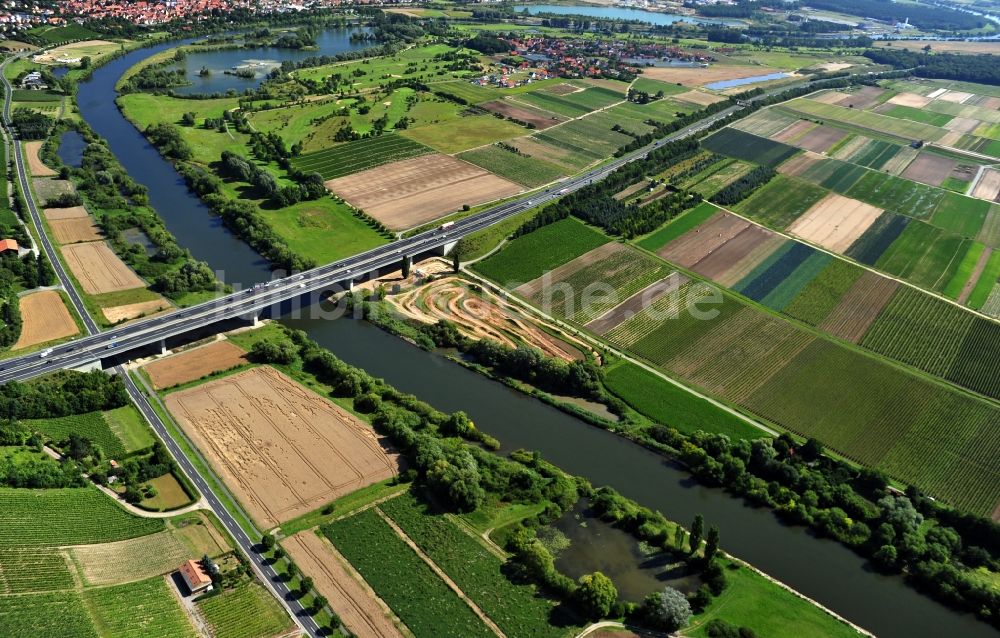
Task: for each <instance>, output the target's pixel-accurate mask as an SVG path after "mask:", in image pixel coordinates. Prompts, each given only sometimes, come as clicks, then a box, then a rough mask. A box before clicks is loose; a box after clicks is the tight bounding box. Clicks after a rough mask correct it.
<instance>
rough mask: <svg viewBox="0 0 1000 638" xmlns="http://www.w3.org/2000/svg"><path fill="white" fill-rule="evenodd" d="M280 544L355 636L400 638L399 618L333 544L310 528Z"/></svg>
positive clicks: (364, 637)
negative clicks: (310, 578)
mask: <svg viewBox="0 0 1000 638" xmlns="http://www.w3.org/2000/svg"><path fill="white" fill-rule="evenodd" d="M281 546H282V547H284V548H285V551H286V552H288V557H289V558H291V559H292V560H293V561H294V562H295V564H296V565H298V566H299V568H300V569H301V570H302V572H303V573H304V574H308V575H309V576H310V577H312V579H313V584H314V586H315V587H316V591H318V592H319V593H320V594H321V595H322V596H324V597H325V598H326V599H327V600H328V601H330V607H331V608H332V609H333V611H334V612H336V614H337V615H338V616H340V618H341V620H343V621H344V626H345V627H347V628H348V629H350V630H351V633H352V634H353V635H355V636H357V637H358V638H403V632H401V631H400V630H399V628H398V627H397V623H398V624H399V625H402V621H400V620H399V619H398V618H396V617H395V615H394V614H393V613H392V610H390V609H389V606H388V605H386V604H385V602H383V601H382V599H380V598H379V597H378V596H377V595H376V594H375V592H374V591H372V589H371V587H369V586H368V584H367V583H366V582H365V581H364V579H363V578H362V577H361V575H360V574H358V573H357V572H356V571H354V568H353V567H351V566H350V563H348V562H347V560H346V559H345V558H344V557H343V556H341V555H340V552H338V551H337V550H336V549H335V548H334V547H333V545H332V544H331V543H330V542H329V541H327V540H326V539H324V538H320V537H319V536H318V535H317V534H316V533H315V532H313V531H309V530H307V531H305V532H299V533H298V534H296V535H295V536H292V537H290V538H287V539H285V540H283V541H282V542H281Z"/></svg>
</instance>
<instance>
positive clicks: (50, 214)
mask: <svg viewBox="0 0 1000 638" xmlns="http://www.w3.org/2000/svg"><path fill="white" fill-rule="evenodd" d="M42 212H43V213H45V219H46V220H48V221H50V222H57V221H62V220H65V219H84V218H90V213H88V212H87V209H86V208H84V207H83V206H70V207H69V208H46V209H44V210H43V211H42Z"/></svg>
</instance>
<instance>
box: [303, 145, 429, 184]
mask: <svg viewBox="0 0 1000 638" xmlns="http://www.w3.org/2000/svg"><path fill="white" fill-rule="evenodd" d="M430 152H431V149H430V148H428V147H426V146H424V145H423V144H419V143H417V142H414V141H413V140H411V139H410V138H408V137H404V136H402V135H395V134H387V135H380V136H378V137H370V138H367V139H363V140H357V141H354V142H345V143H343V144H338V145H336V146H332V147H330V148H327V149H324V150H322V151H316V152H315V153H308V154H306V155H301V156H299V157H296V158H295V159H293V160H292V165H293V166H294V167H295V168H297V169H299V170H300V171H305V172H309V173H312V172H316V173H319V174H320V175H322V176H323V179H334V178H336V177H343V176H344V175H350V174H351V173H357V172H359V171H363V170H366V169H369V168H374V167H376V166H381V165H382V164H387V163H389V162H395V161H398V160H404V159H409V158H411V157H418V156H420V155H424V154H425V153H430Z"/></svg>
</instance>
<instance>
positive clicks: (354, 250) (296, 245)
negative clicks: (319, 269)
mask: <svg viewBox="0 0 1000 638" xmlns="http://www.w3.org/2000/svg"><path fill="white" fill-rule="evenodd" d="M261 212H262V214H263V216H264V218H265V219H266V220H267V222H268V223H269V224H270V225H271V227H272V228H274V230H275V232H277V233H278V235H280V236H281V237H282V239H284V240H285V242H286V243H287V244H288V246H289V248H291V249H292V250H293V251H294V252H295V253H296V254H299V255H302V256H303V257H305V258H306V259H312V260H313V261H315V262H316V263H318V264H328V263H331V262H334V261H336V260H338V259H343V258H344V257H348V256H350V255H356V254H358V253H361V252H364V251H366V250H368V249H370V248H374V247H376V246H380V245H382V244H384V243H385V241H386V240H385V237H384V236H383V235H382V234H381V233H379V232H378V231H377V230H375V229H374V228H372V226H371V225H370V224H369V222H368V221H366V220H364V219H362V218H361V217H359V216H358V215H356V214H355V213H354V211H352V210H351V207H350V206H348V205H347V204H345V203H343V202H339V201H337V200H336V199H335V198H333V197H323V198H320V199H313V200H306V201H301V202H298V203H297V204H293V205H292V206H286V207H285V208H279V209H277V210H262V211H261Z"/></svg>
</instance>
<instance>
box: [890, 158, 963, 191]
mask: <svg viewBox="0 0 1000 638" xmlns="http://www.w3.org/2000/svg"><path fill="white" fill-rule="evenodd" d="M957 165H958V162H956V161H955V160H953V159H950V158H948V157H942V156H940V155H932V154H930V153H921V154H920V155H918V156H917V159H915V160H913V161H912V162H910V165H909V166H907V167H906V170H905V171H903V177H905V178H906V179H911V180H913V181H915V182H922V183H924V184H930V185H931V186H940V185H941V182H943V181H944V179H945V178H946V177H948V176H949V175H951V172H952V171H953V170H955V167H956V166H957Z"/></svg>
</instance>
